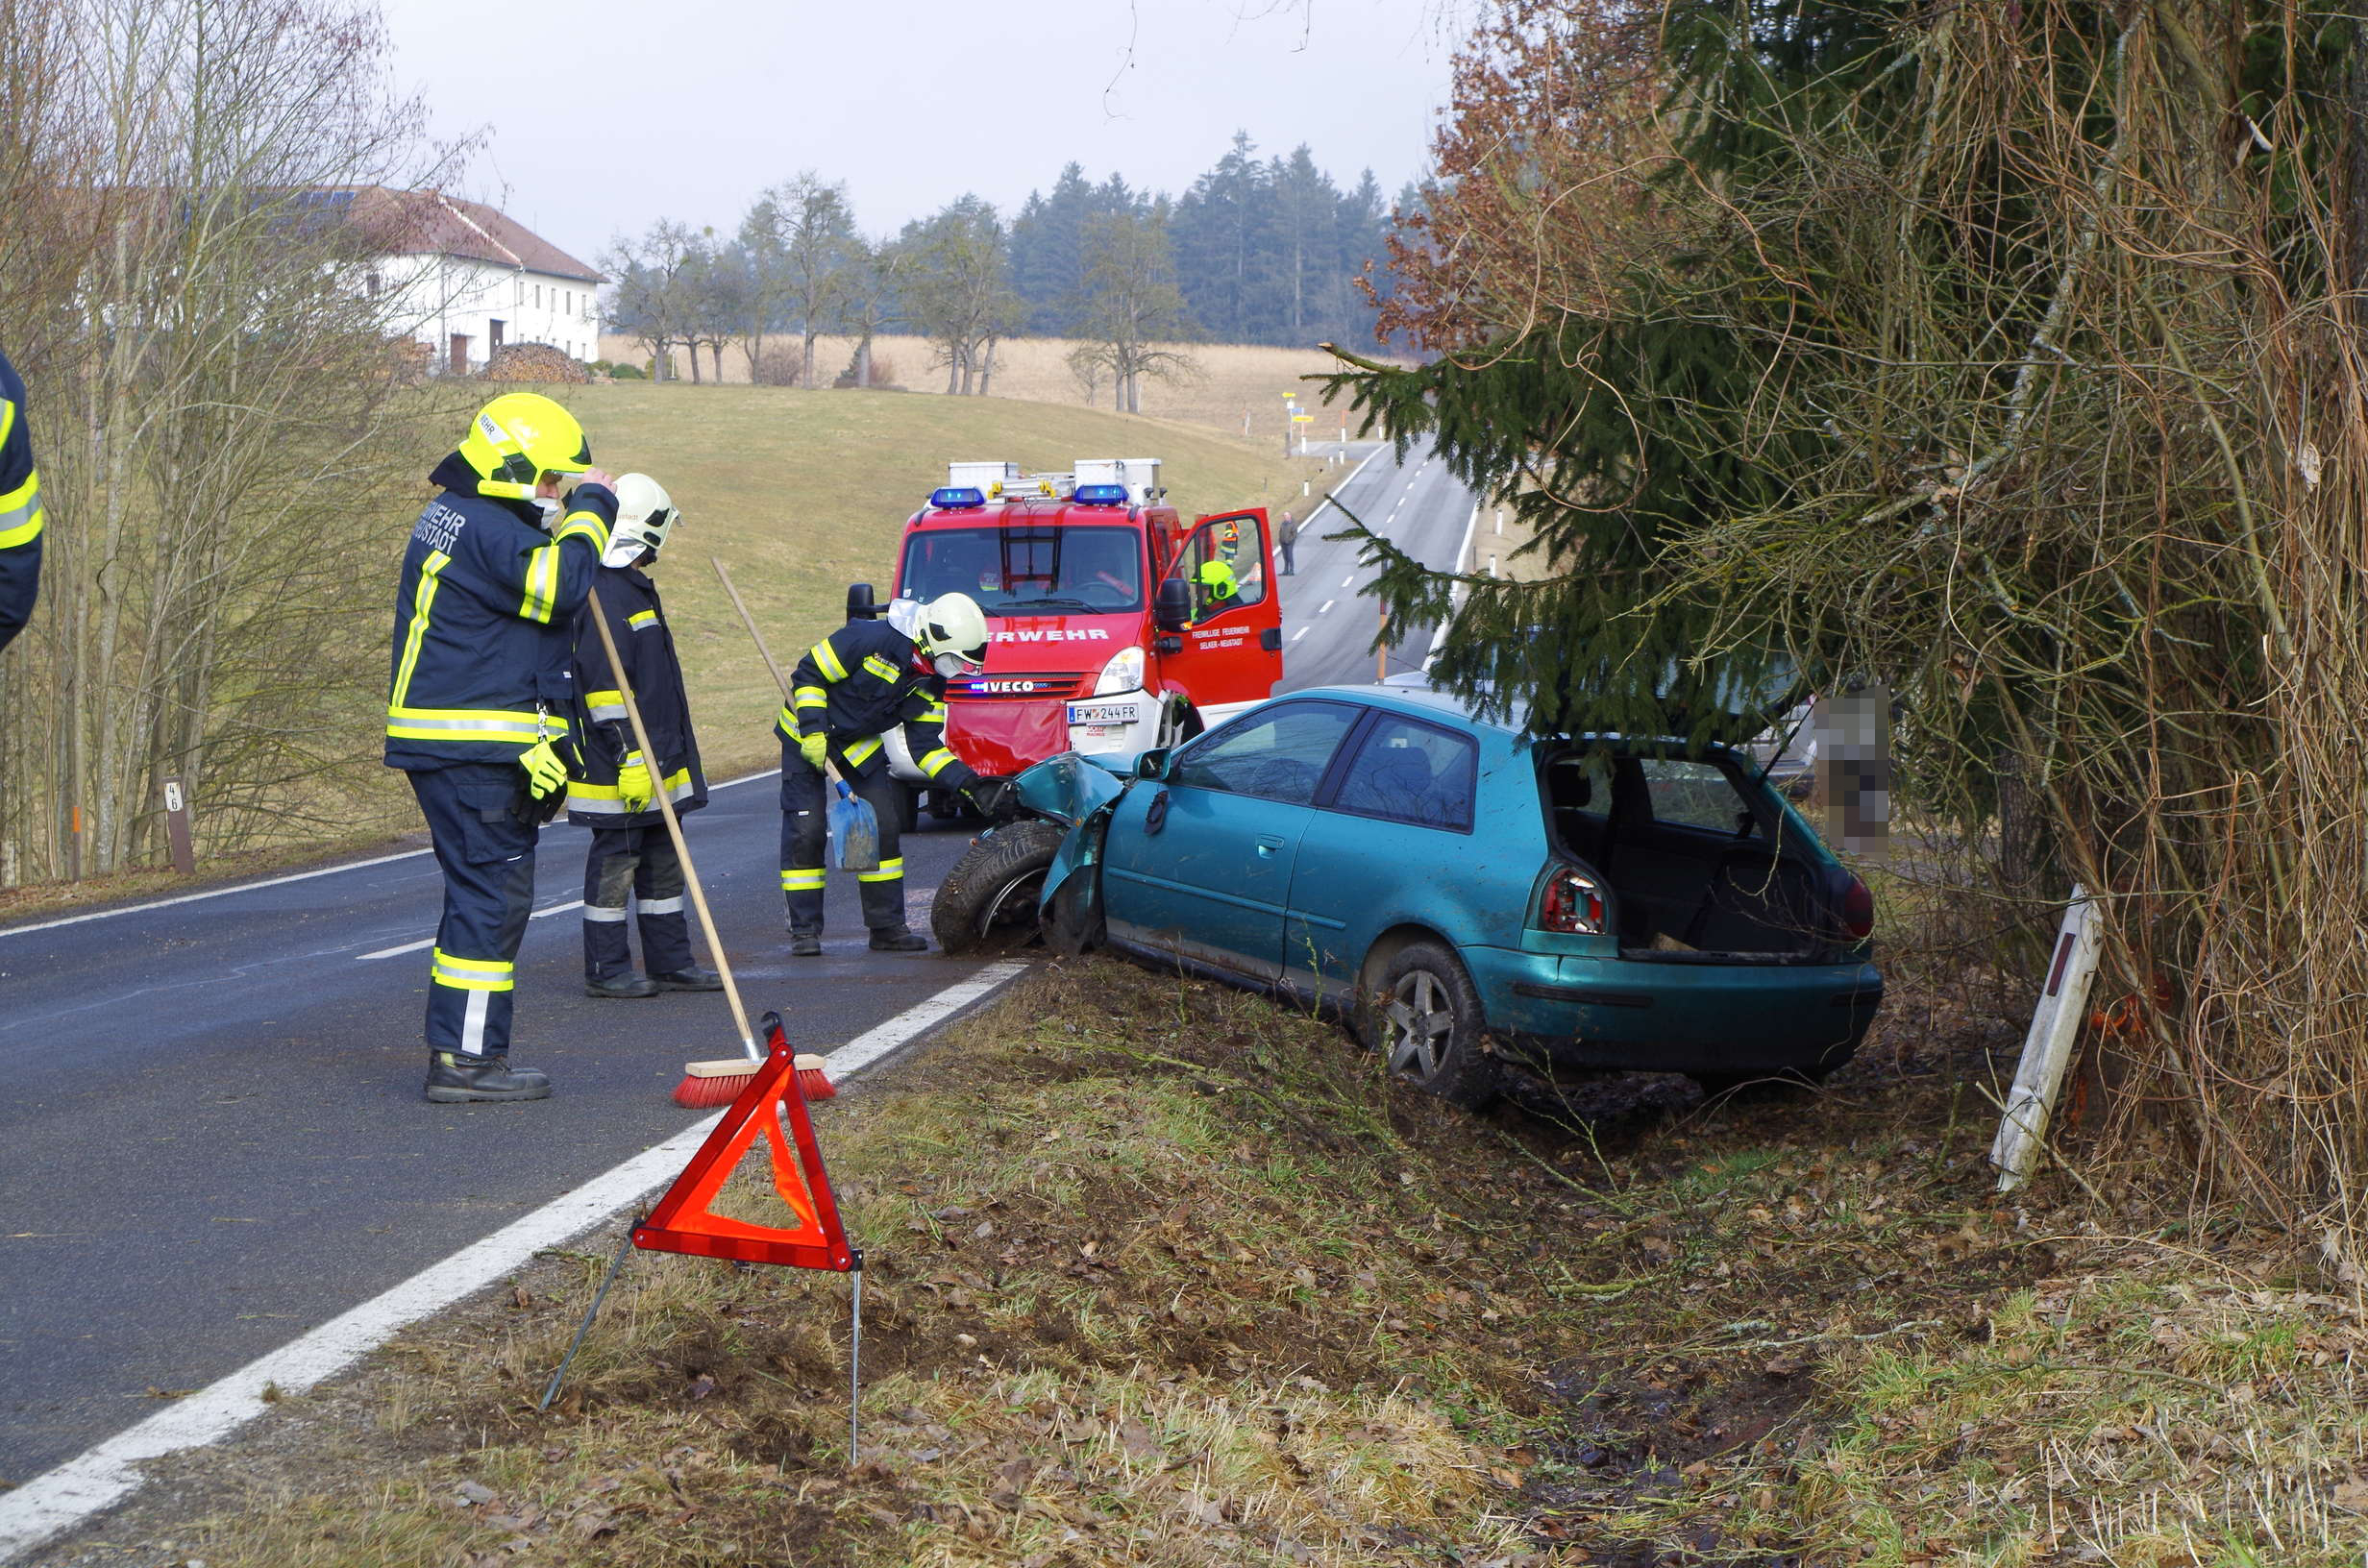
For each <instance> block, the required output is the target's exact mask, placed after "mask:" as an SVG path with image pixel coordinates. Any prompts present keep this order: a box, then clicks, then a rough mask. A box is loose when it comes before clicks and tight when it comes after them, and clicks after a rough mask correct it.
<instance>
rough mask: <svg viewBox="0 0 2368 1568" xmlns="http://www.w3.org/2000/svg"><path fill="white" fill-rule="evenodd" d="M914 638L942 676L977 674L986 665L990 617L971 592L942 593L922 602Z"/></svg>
mask: <svg viewBox="0 0 2368 1568" xmlns="http://www.w3.org/2000/svg"><path fill="white" fill-rule="evenodd" d="M914 641H915V642H918V643H919V644H920V645H921V650H922V651H923V652H924V653H926V654H928V655H929V661H930V663H932V664H934V665H935V666H936V667H937V673H938V674H941V675H947V676H953V675H966V674H969V675H974V674H977V673H978V672H979V671H981V670H984V669H985V668H986V667H987V618H986V616H985V615H984V614H983V613H982V612H981V611H980V610H979V608H978V601H977V600H974V599H973V598H971V596H970V595H968V594H941V595H940V596H938V597H937V598H936V599H933V600H929V602H928V603H926V604H925V605H923V606H922V610H921V635H920V636H919V637H917V638H915V639H914Z"/></svg>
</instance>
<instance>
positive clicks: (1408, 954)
mask: <svg viewBox="0 0 2368 1568" xmlns="http://www.w3.org/2000/svg"><path fill="white" fill-rule="evenodd" d="M1359 1029H1360V1032H1361V1033H1362V1034H1363V1036H1364V1038H1365V1043H1366V1044H1367V1045H1369V1046H1370V1047H1371V1048H1372V1049H1373V1050H1374V1051H1375V1052H1376V1053H1378V1054H1379V1055H1380V1057H1381V1059H1382V1065H1383V1066H1385V1067H1387V1068H1388V1069H1389V1070H1390V1072H1391V1073H1392V1074H1393V1075H1394V1076H1395V1077H1399V1078H1403V1079H1405V1080H1406V1081H1407V1082H1408V1083H1410V1084H1413V1085H1415V1086H1416V1087H1417V1088H1418V1089H1422V1090H1428V1091H1429V1092H1430V1093H1433V1094H1436V1095H1438V1096H1439V1097H1440V1098H1441V1099H1443V1100H1445V1101H1446V1102H1447V1103H1448V1104H1450V1105H1460V1106H1462V1107H1463V1108H1464V1109H1466V1110H1467V1111H1478V1110H1481V1109H1482V1108H1484V1107H1486V1106H1488V1105H1490V1104H1491V1103H1492V1102H1493V1101H1494V1100H1495V1099H1496V1097H1497V1095H1498V1093H1499V1082H1498V1077H1497V1071H1496V1064H1495V1062H1494V1061H1493V1060H1492V1058H1491V1057H1490V1056H1489V1055H1488V1053H1487V1051H1486V1050H1484V1049H1483V1048H1482V1043H1481V1042H1482V1040H1483V1038H1484V1037H1485V1036H1486V1034H1487V1032H1488V1031H1487V1028H1486V1023H1485V1014H1484V1013H1483V1011H1482V1008H1481V1005H1480V992H1478V991H1477V990H1476V989H1475V988H1474V987H1473V985H1472V983H1471V976H1470V975H1468V974H1467V973H1465V972H1464V966H1463V964H1462V962H1461V961H1459V960H1458V959H1457V958H1456V956H1455V954H1453V953H1452V952H1449V951H1448V950H1447V949H1446V948H1445V947H1443V946H1442V945H1440V944H1439V943H1435V942H1412V943H1407V944H1406V945H1405V946H1403V947H1401V948H1399V949H1398V950H1397V951H1396V952H1395V953H1393V954H1392V955H1391V956H1390V960H1389V962H1388V963H1386V964H1384V965H1383V966H1382V969H1381V973H1380V974H1379V975H1378V976H1376V977H1374V984H1373V985H1372V986H1371V987H1370V988H1369V993H1368V995H1367V998H1366V1001H1365V1004H1364V1006H1363V1007H1362V1008H1361V1009H1360V1011H1359Z"/></svg>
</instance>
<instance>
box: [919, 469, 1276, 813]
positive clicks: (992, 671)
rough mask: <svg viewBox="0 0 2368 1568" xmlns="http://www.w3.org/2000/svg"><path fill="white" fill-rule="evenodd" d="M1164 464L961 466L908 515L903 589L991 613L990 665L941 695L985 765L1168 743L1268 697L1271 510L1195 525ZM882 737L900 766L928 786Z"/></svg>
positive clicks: (1016, 766) (959, 735)
mask: <svg viewBox="0 0 2368 1568" xmlns="http://www.w3.org/2000/svg"><path fill="white" fill-rule="evenodd" d="M1159 466H1160V465H1159V459H1157V458H1156V457H1103V458H1091V459H1084V460H1080V461H1079V462H1078V463H1077V464H1076V466H1075V467H1074V468H1073V469H1072V470H1071V471H1069V472H1067V473H1056V474H1028V473H1023V472H1022V471H1021V469H1020V466H1019V465H1018V464H1017V463H992V462H989V463H978V462H964V463H952V464H950V465H948V470H947V476H946V483H945V485H944V486H942V487H941V488H939V489H937V490H935V491H933V492H932V493H931V494H930V496H929V501H928V504H927V505H925V506H924V507H922V509H921V510H919V511H917V512H915V513H914V514H913V515H912V518H911V519H910V521H908V522H907V523H906V524H905V526H904V551H903V556H902V558H901V559H900V561H899V562H898V565H897V577H896V597H897V598H899V599H912V600H930V599H934V598H936V597H937V596H938V595H940V594H947V593H954V592H961V593H965V594H968V595H970V596H971V597H972V598H973V599H974V600H977V601H978V607H979V608H980V609H981V610H983V611H985V612H986V616H987V626H988V629H989V631H990V633H991V634H992V635H991V636H990V639H989V641H988V645H987V668H986V671H985V673H984V674H980V675H978V676H976V677H975V678H973V679H966V680H956V681H954V682H952V683H951V685H950V688H949V690H948V692H947V694H946V706H947V722H946V735H947V740H948V744H949V745H950V746H951V747H953V750H954V752H955V754H956V755H958V756H960V757H961V758H962V760H963V761H964V762H967V763H969V764H970V765H971V766H972V767H973V768H974V769H976V770H978V772H982V773H1016V772H1019V771H1020V770H1021V769H1023V768H1025V767H1027V766H1028V765H1029V764H1031V763H1035V762H1041V761H1042V760H1044V759H1045V758H1046V757H1048V756H1052V755H1054V754H1056V753H1058V752H1060V751H1064V750H1077V751H1086V752H1130V751H1143V750H1147V749H1149V748H1150V747H1156V746H1169V745H1172V744H1174V743H1175V742H1177V741H1181V740H1185V739H1188V738H1190V737H1191V736H1194V735H1196V734H1198V733H1199V732H1200V731H1201V730H1202V729H1203V728H1204V727H1206V726H1208V725H1212V724H1215V723H1219V722H1221V721H1222V720H1224V719H1225V718H1227V717H1229V716H1231V715H1232V714H1234V713H1237V712H1239V711H1241V710H1242V709H1243V708H1246V707H1247V706H1248V705H1250V704H1251V703H1253V702H1257V701H1260V700H1262V699H1263V698H1267V697H1270V696H1271V695H1272V694H1273V691H1274V686H1275V683H1276V682H1277V681H1279V680H1280V679H1281V678H1282V674H1283V632H1282V605H1281V603H1280V602H1279V600H1278V599H1277V597H1276V591H1275V576H1274V559H1273V549H1274V546H1273V534H1272V530H1271V529H1270V527H1268V525H1267V514H1266V512H1265V510H1264V509H1263V508H1250V509H1248V510H1245V511H1238V512H1223V513H1220V514H1217V515H1215V516H1210V517H1202V518H1198V519H1196V520H1195V521H1194V522H1192V523H1191V524H1189V525H1187V524H1186V523H1185V522H1184V521H1183V519H1182V518H1180V517H1178V516H1177V514H1176V510H1175V508H1174V507H1172V506H1170V505H1168V504H1167V503H1166V501H1165V497H1166V495H1167V492H1166V491H1165V490H1164V489H1162V488H1161V487H1160V483H1159ZM890 741H891V745H892V752H891V760H892V763H893V765H894V767H895V769H896V774H897V776H898V777H899V778H900V779H902V780H903V781H904V782H905V783H907V784H908V785H911V786H913V787H914V788H915V789H916V790H918V789H920V788H922V787H923V779H922V775H921V773H920V772H919V771H918V770H917V769H915V768H914V767H913V764H912V759H911V758H910V757H908V756H905V755H904V754H903V752H902V748H901V744H900V738H899V737H897V736H896V735H895V734H894V733H893V732H892V733H891V736H890ZM930 805H931V807H932V809H933V810H935V811H937V812H939V813H941V814H944V815H951V814H952V812H953V810H954V802H952V801H951V800H934V799H933V800H932V801H931V802H930Z"/></svg>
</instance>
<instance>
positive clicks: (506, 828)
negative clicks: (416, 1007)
mask: <svg viewBox="0 0 2368 1568" xmlns="http://www.w3.org/2000/svg"><path fill="white" fill-rule="evenodd" d="M409 777H410V780H411V793H412V794H413V795H415V796H418V797H419V809H420V811H421V812H422V813H423V814H424V815H425V816H426V817H427V819H428V837H429V839H430V841H431V842H432V844H433V845H434V846H435V863H436V865H437V866H438V867H439V868H441V869H442V870H443V872H444V918H443V919H442V920H441V921H440V922H439V923H438V924H437V926H436V928H435V952H434V956H433V957H432V959H431V960H430V963H429V968H428V1048H429V1049H430V1050H432V1051H459V1052H463V1053H465V1054H467V1055H470V1056H501V1055H504V1054H506V1052H507V1051H508V1050H509V1024H510V997H511V987H512V984H513V982H514V980H515V978H516V973H517V959H518V943H519V942H520V941H521V940H522V939H523V938H524V937H525V936H526V931H527V916H528V914H529V912H530V909H531V907H532V905H533V902H534V840H535V835H536V828H535V826H534V824H533V823H531V822H526V821H520V820H519V818H518V813H517V809H516V808H517V805H518V801H519V796H520V793H521V791H522V790H523V788H524V783H523V780H524V778H525V775H524V774H523V773H521V772H519V771H518V769H517V768H515V767H513V766H508V765H503V766H499V767H495V766H488V765H485V764H481V763H460V764H457V765H456V766H454V767H451V768H437V769H433V770H432V771H429V772H417V773H412V774H410V775H409Z"/></svg>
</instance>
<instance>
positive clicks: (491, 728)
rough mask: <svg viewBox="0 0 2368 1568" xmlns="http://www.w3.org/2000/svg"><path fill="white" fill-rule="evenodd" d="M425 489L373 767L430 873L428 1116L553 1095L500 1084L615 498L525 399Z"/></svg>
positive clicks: (532, 1080)
mask: <svg viewBox="0 0 2368 1568" xmlns="http://www.w3.org/2000/svg"><path fill="white" fill-rule="evenodd" d="M571 475H572V476H575V477H576V478H578V480H579V482H578V483H577V485H576V487H575V491H574V493H573V494H572V495H571V496H570V497H569V499H568V501H567V502H566V504H565V505H564V506H562V505H561V503H560V502H559V489H560V486H561V485H562V484H563V483H564V482H565V481H566V479H567V478H568V477H569V476H571ZM428 478H429V480H430V482H432V483H434V484H438V485H441V486H443V491H442V493H441V494H439V495H438V496H437V497H436V498H435V499H434V500H433V501H432V502H428V507H427V510H425V511H423V512H421V513H420V514H419V522H418V523H417V524H416V525H414V526H413V527H412V529H411V542H410V544H409V546H408V547H407V548H406V549H405V551H404V552H403V577H402V586H401V589H400V590H399V591H398V592H397V594H396V596H395V645H394V679H393V685H392V690H391V692H390V695H389V697H388V699H387V706H386V765H387V766H388V767H389V768H400V769H402V770H403V771H404V772H406V773H407V774H409V775H410V780H411V793H412V794H414V795H415V796H418V797H419V809H420V810H421V811H422V812H423V813H425V814H426V816H427V819H428V833H429V837H430V839H431V840H432V842H433V844H434V846H435V860H436V865H437V866H438V867H440V868H441V869H442V870H443V872H444V918H443V920H442V922H441V923H440V924H438V925H437V927H436V934H435V950H434V955H433V957H432V960H431V962H430V967H429V971H428V1098H429V1099H431V1100H434V1101H438V1102H450V1101H460V1100H539V1099H541V1098H543V1097H544V1096H545V1095H547V1094H549V1093H550V1092H551V1080H550V1079H549V1078H548V1077H546V1076H544V1075H543V1074H542V1073H540V1072H537V1071H535V1070H534V1069H532V1068H530V1067H516V1068H513V1067H511V1066H509V1028H510V998H511V986H512V983H513V980H514V978H515V971H516V960H517V957H518V943H519V940H520V939H521V938H522V937H524V936H525V935H526V928H527V916H528V914H529V913H530V904H531V902H532V900H533V895H534V841H535V837H536V835H537V833H538V832H539V830H540V829H541V826H542V824H543V823H545V822H547V821H550V820H551V819H552V817H553V816H554V815H555V814H556V813H557V811H558V809H559V806H560V804H561V803H562V802H563V801H564V799H565V798H566V790H567V778H568V773H569V772H570V770H571V767H572V766H573V762H574V758H575V755H576V740H577V737H576V719H575V716H576V712H577V699H576V691H575V686H574V682H573V680H572V678H571V673H570V666H571V664H572V662H573V660H572V658H571V654H572V652H573V650H574V648H575V641H576V639H575V625H576V612H577V611H578V610H580V609H581V608H582V607H583V602H584V595H585V593H586V591H587V590H589V589H590V587H591V586H592V574H593V573H594V571H596V570H597V569H598V568H599V565H600V558H601V552H602V551H604V550H606V549H607V548H608V529H609V526H610V524H611V523H613V522H614V521H615V519H616V515H617V498H616V496H615V495H614V494H613V493H612V492H611V491H610V490H609V488H608V485H609V479H608V476H607V475H606V474H604V473H603V472H601V471H600V470H599V469H596V468H594V467H593V466H592V449H591V447H590V446H589V445H588V444H587V443H586V442H585V440H584V434H583V429H582V427H581V426H580V425H578V424H577V423H576V420H575V416H573V415H571V414H570V413H569V412H568V411H567V410H566V409H564V408H562V407H560V406H559V405H558V404H555V403H554V402H552V401H551V400H550V399H549V398H546V397H543V396H541V395H540V394H538V393H533V392H512V393H509V394H507V395H506V396H503V397H499V398H496V399H494V400H493V401H492V402H491V403H489V404H485V406H484V407H483V408H482V409H481V410H480V411H479V413H478V415H477V417H476V419H474V420H473V421H471V422H470V425H469V431H468V434H467V435H465V436H463V437H462V438H461V441H460V446H459V449H458V450H457V451H456V452H454V453H451V454H450V455H448V456H447V457H445V458H444V460H443V461H442V462H440V463H438V464H436V466H435V468H434V470H433V471H432V473H431V474H430V475H429V476H428Z"/></svg>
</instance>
